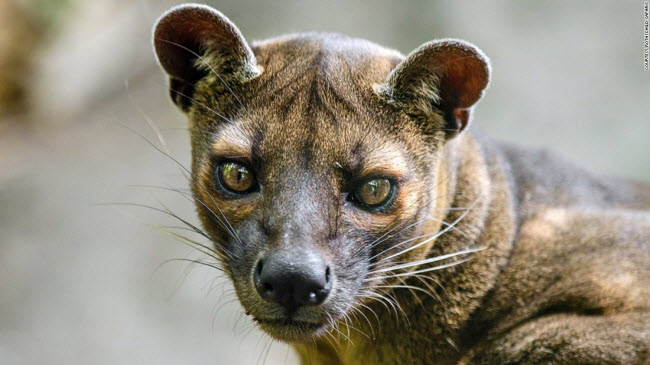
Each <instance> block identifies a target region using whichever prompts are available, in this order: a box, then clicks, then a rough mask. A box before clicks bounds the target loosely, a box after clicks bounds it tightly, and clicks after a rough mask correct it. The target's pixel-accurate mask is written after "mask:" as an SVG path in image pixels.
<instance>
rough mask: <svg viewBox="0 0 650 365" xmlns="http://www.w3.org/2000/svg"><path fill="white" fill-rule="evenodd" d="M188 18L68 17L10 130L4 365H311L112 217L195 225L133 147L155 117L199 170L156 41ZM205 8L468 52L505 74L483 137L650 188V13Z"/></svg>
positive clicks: (2, 192)
mask: <svg viewBox="0 0 650 365" xmlns="http://www.w3.org/2000/svg"><path fill="white" fill-rule="evenodd" d="M0 1H12V0H0ZM176 3H177V2H175V1H154V0H138V1H127V0H114V1H110V0H96V1H83V2H82V1H81V0H78V1H68V2H61V6H62V7H66V9H65V12H59V13H64V14H65V17H64V19H65V21H62V25H60V26H59V27H58V28H57V31H56V32H53V34H51V35H50V37H49V39H48V42H47V43H46V44H44V45H43V46H42V47H41V49H39V50H38V51H37V52H35V53H34V55H33V57H34V60H35V61H36V64H37V66H36V68H35V70H34V72H33V80H30V88H31V98H30V109H29V110H28V112H27V113H25V114H21V115H12V116H5V117H3V119H0V363H2V364H42V363H47V364H189V363H203V364H256V363H266V364H285V363H286V364H293V363H295V362H296V359H295V356H294V355H293V353H292V352H291V351H290V350H289V349H288V348H287V346H285V345H283V344H279V343H271V342H270V341H269V339H268V337H265V336H264V335H262V334H261V333H260V332H259V331H257V330H256V329H255V328H254V326H253V325H252V324H251V323H250V321H249V320H248V319H247V318H245V317H244V316H243V315H242V313H241V310H240V307H239V304H238V303H237V302H236V300H235V299H236V298H235V296H234V295H233V293H232V289H231V287H230V285H229V284H228V283H227V281H225V280H224V279H222V278H220V276H219V274H218V273H217V272H215V271H214V270H208V269H205V268H199V267H197V268H194V269H192V266H187V265H186V264H184V263H179V262H171V263H167V264H163V263H164V262H165V261H166V260H168V259H171V258H183V257H193V258H196V257H198V256H196V255H195V254H194V253H192V251H191V250H190V249H188V248H186V247H185V246H183V245H182V244H180V243H178V242H177V241H175V240H174V239H172V238H171V237H169V236H167V235H165V234H163V233H161V232H160V231H159V230H157V229H155V228H152V227H151V225H157V226H164V225H169V224H173V222H172V221H171V220H170V219H168V218H167V217H165V216H164V215H161V214H159V213H155V212H152V211H150V210H147V209H140V208H137V207H128V206H105V205H100V204H103V203H116V202H129V203H143V204H152V205H155V204H158V202H159V201H160V202H163V203H164V204H165V205H167V206H168V207H170V209H172V210H173V211H174V212H176V213H178V214H180V215H182V216H184V217H187V218H188V219H189V220H190V221H192V222H196V218H195V216H194V211H193V208H192V206H191V204H190V203H189V202H188V201H187V200H185V199H184V198H183V197H181V196H180V195H178V194H173V193H165V192H162V191H159V190H156V189H149V188H142V187H135V186H133V185H154V186H172V187H178V188H186V187H187V186H186V185H187V184H186V183H185V180H184V179H183V176H182V174H181V173H180V171H179V169H178V167H177V166H176V165H175V164H174V163H173V162H171V161H170V160H169V159H167V158H166V157H165V156H163V155H162V154H161V153H159V152H157V151H156V150H155V149H153V148H152V147H151V146H150V145H149V144H148V143H147V142H145V141H144V140H143V139H142V138H140V137H139V136H138V135H137V134H135V133H133V132H132V131H131V130H135V131H138V133H141V134H143V135H144V136H146V137H147V138H148V139H150V140H152V141H154V142H156V143H158V142H157V139H156V136H155V134H154V133H153V132H152V130H151V128H150V127H149V126H148V124H147V122H146V119H147V118H149V119H150V120H152V121H153V123H155V125H156V126H157V127H158V128H160V130H161V131H162V134H163V136H164V138H165V139H166V142H167V144H168V146H169V149H170V151H171V152H172V154H173V155H174V157H176V158H177V159H178V160H179V161H181V162H182V163H183V164H185V165H187V164H188V162H189V156H190V152H189V144H188V136H187V133H186V131H185V121H184V118H183V116H182V115H181V114H180V113H179V112H178V111H177V110H176V109H175V108H174V107H173V106H172V105H171V103H170V102H169V101H168V97H167V90H166V89H165V86H164V78H163V75H162V73H160V72H159V71H158V69H157V66H156V65H155V63H154V60H153V55H152V52H151V47H150V39H149V38H150V29H151V25H152V24H153V22H154V21H155V19H156V18H157V17H158V16H159V15H160V13H161V12H162V11H163V10H164V9H166V8H168V7H169V6H171V5H173V4H176ZM206 3H207V4H210V5H213V6H215V7H216V8H218V9H220V10H221V11H223V12H224V13H225V14H226V15H228V16H229V17H230V18H231V19H232V20H233V21H234V22H235V23H236V24H237V25H238V26H239V27H240V29H241V31H242V32H243V34H244V35H245V36H246V37H247V39H249V40H253V39H263V38H265V37H268V36H271V35H276V34H281V33H287V32H298V31H307V30H321V31H337V32H342V33H347V34H349V35H353V36H358V37H363V38H368V39H370V40H372V41H375V42H377V43H380V44H384V45H386V46H388V47H392V48H396V49H398V50H400V51H402V52H404V53H407V52H409V51H411V50H412V49H414V48H415V47H417V46H418V45H419V44H421V43H423V42H426V41H428V40H430V39H434V38H442V37H456V38H463V39H467V40H469V41H471V42H473V43H475V44H477V45H478V46H479V47H481V48H482V49H483V50H484V51H485V53H486V54H487V55H488V56H489V57H490V58H491V60H492V64H493V81H492V84H491V86H490V89H489V91H488V93H487V95H486V97H485V98H484V100H483V101H482V102H481V103H480V105H479V106H478V108H477V110H476V113H475V118H474V123H475V124H476V125H479V126H480V127H481V128H483V129H484V130H485V131H487V132H488V133H489V134H491V135H492V136H494V137H497V138H500V139H503V140H508V141H515V142H518V143H521V144H525V145H531V146H544V147H548V148H551V149H554V150H557V151H559V152H562V153H563V154H564V155H566V156H567V157H568V158H570V159H572V160H574V161H576V162H578V163H580V164H582V165H585V166H587V167H589V168H590V169H592V170H596V171H599V172H603V173H610V174H616V175H622V176H628V177H631V178H636V179H643V180H650V144H649V143H648V139H649V137H650V117H649V116H650V110H648V107H649V106H650V72H646V71H644V70H643V28H642V22H643V13H642V10H643V2H642V1H631V0H619V1H613V0H612V1H602V0H599V1H580V2H578V1H574V2H566V1H560V0H554V1H544V2H520V1H492V2H482V1H478V0H476V1H463V2H457V1H451V0H449V1H435V2H434V1H415V0H412V1H399V2H398V1H387V0H380V1H376V0H375V1H354V2H352V1H342V0H339V1H327V2H325V1H313V0H310V1H300V2H297V1H286V0H274V1H269V2H253V1H243V0H224V1H207V2H206ZM32 5H33V4H32ZM57 16H60V14H59V15H57ZM1 30H2V25H0V31H1ZM161 264H163V265H162V266H161ZM269 345H270V346H269Z"/></svg>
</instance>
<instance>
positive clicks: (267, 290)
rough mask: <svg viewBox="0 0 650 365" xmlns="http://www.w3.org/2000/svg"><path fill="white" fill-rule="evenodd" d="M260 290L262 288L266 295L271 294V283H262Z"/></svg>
mask: <svg viewBox="0 0 650 365" xmlns="http://www.w3.org/2000/svg"><path fill="white" fill-rule="evenodd" d="M262 290H264V294H265V295H267V296H271V295H273V285H271V284H269V283H263V284H262Z"/></svg>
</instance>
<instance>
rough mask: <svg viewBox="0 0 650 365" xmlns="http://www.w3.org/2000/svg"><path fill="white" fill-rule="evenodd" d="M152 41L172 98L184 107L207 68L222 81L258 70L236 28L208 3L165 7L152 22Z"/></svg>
mask: <svg viewBox="0 0 650 365" xmlns="http://www.w3.org/2000/svg"><path fill="white" fill-rule="evenodd" d="M153 45H154V50H155V53H156V57H157V59H158V63H159V64H160V66H161V67H162V68H163V70H164V71H165V72H166V73H167V74H168V75H169V78H170V83H169V86H170V94H171V97H172V100H174V102H175V103H176V104H177V105H178V106H179V107H181V108H182V109H184V110H186V109H187V108H189V106H190V105H191V100H192V94H193V92H194V85H195V84H196V82H197V81H199V80H200V79H202V78H203V77H204V76H206V75H207V74H208V73H209V72H214V73H216V74H217V76H219V77H220V78H222V79H223V81H224V82H225V81H226V80H229V81H233V82H242V81H245V80H247V79H249V78H251V77H254V76H256V75H258V74H259V72H260V71H259V69H258V68H257V66H256V61H255V56H254V55H253V51H252V50H251V48H250V47H249V46H248V43H246V40H245V39H244V37H243V36H242V35H241V33H240V32H239V29H237V27H236V26H235V25H234V24H233V23H232V22H231V21H230V19H228V18H227V17H226V16H225V15H223V14H221V13H220V12H219V11H217V10H215V9H213V8H211V7H209V6H205V5H199V4H184V5H180V6H177V7H174V8H171V9H170V10H168V11H167V12H166V13H164V14H163V15H162V16H161V17H160V18H159V19H158V21H157V22H156V25H155V26H154V30H153Z"/></svg>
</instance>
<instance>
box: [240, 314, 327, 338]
mask: <svg viewBox="0 0 650 365" xmlns="http://www.w3.org/2000/svg"><path fill="white" fill-rule="evenodd" d="M253 320H254V321H255V322H257V323H258V324H259V326H260V327H261V328H262V330H264V331H265V332H267V333H268V334H270V335H271V336H272V337H274V338H276V339H278V340H281V341H287V342H304V341H307V340H311V339H313V338H314V337H317V336H318V335H319V334H320V333H321V331H322V329H323V328H325V324H324V323H318V322H307V321H297V320H294V319H290V318H281V319H269V318H257V317H253Z"/></svg>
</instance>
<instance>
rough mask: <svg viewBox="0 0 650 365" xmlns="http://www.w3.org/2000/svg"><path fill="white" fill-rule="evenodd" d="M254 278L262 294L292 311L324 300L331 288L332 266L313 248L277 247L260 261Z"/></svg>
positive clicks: (270, 300) (268, 299) (258, 290)
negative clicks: (311, 250)
mask: <svg viewBox="0 0 650 365" xmlns="http://www.w3.org/2000/svg"><path fill="white" fill-rule="evenodd" d="M254 281H255V287H256V288H257V292H258V293H259V294H260V296H262V298H264V299H265V300H267V301H269V302H272V303H278V304H280V305H282V306H283V307H284V308H286V309H287V311H289V312H293V311H295V310H296V309H297V308H298V307H301V306H306V305H318V304H320V303H322V302H323V301H324V300H325V298H327V295H328V294H329V293H330V289H331V288H332V280H331V273H330V268H329V266H328V265H327V263H326V262H325V260H323V258H322V257H321V256H320V255H318V254H316V253H313V252H307V253H305V252H300V253H296V252H294V251H287V250H278V251H274V252H272V253H271V254H269V255H268V256H267V257H265V258H264V259H262V260H260V261H259V262H258V263H257V266H256V267H255V274H254Z"/></svg>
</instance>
